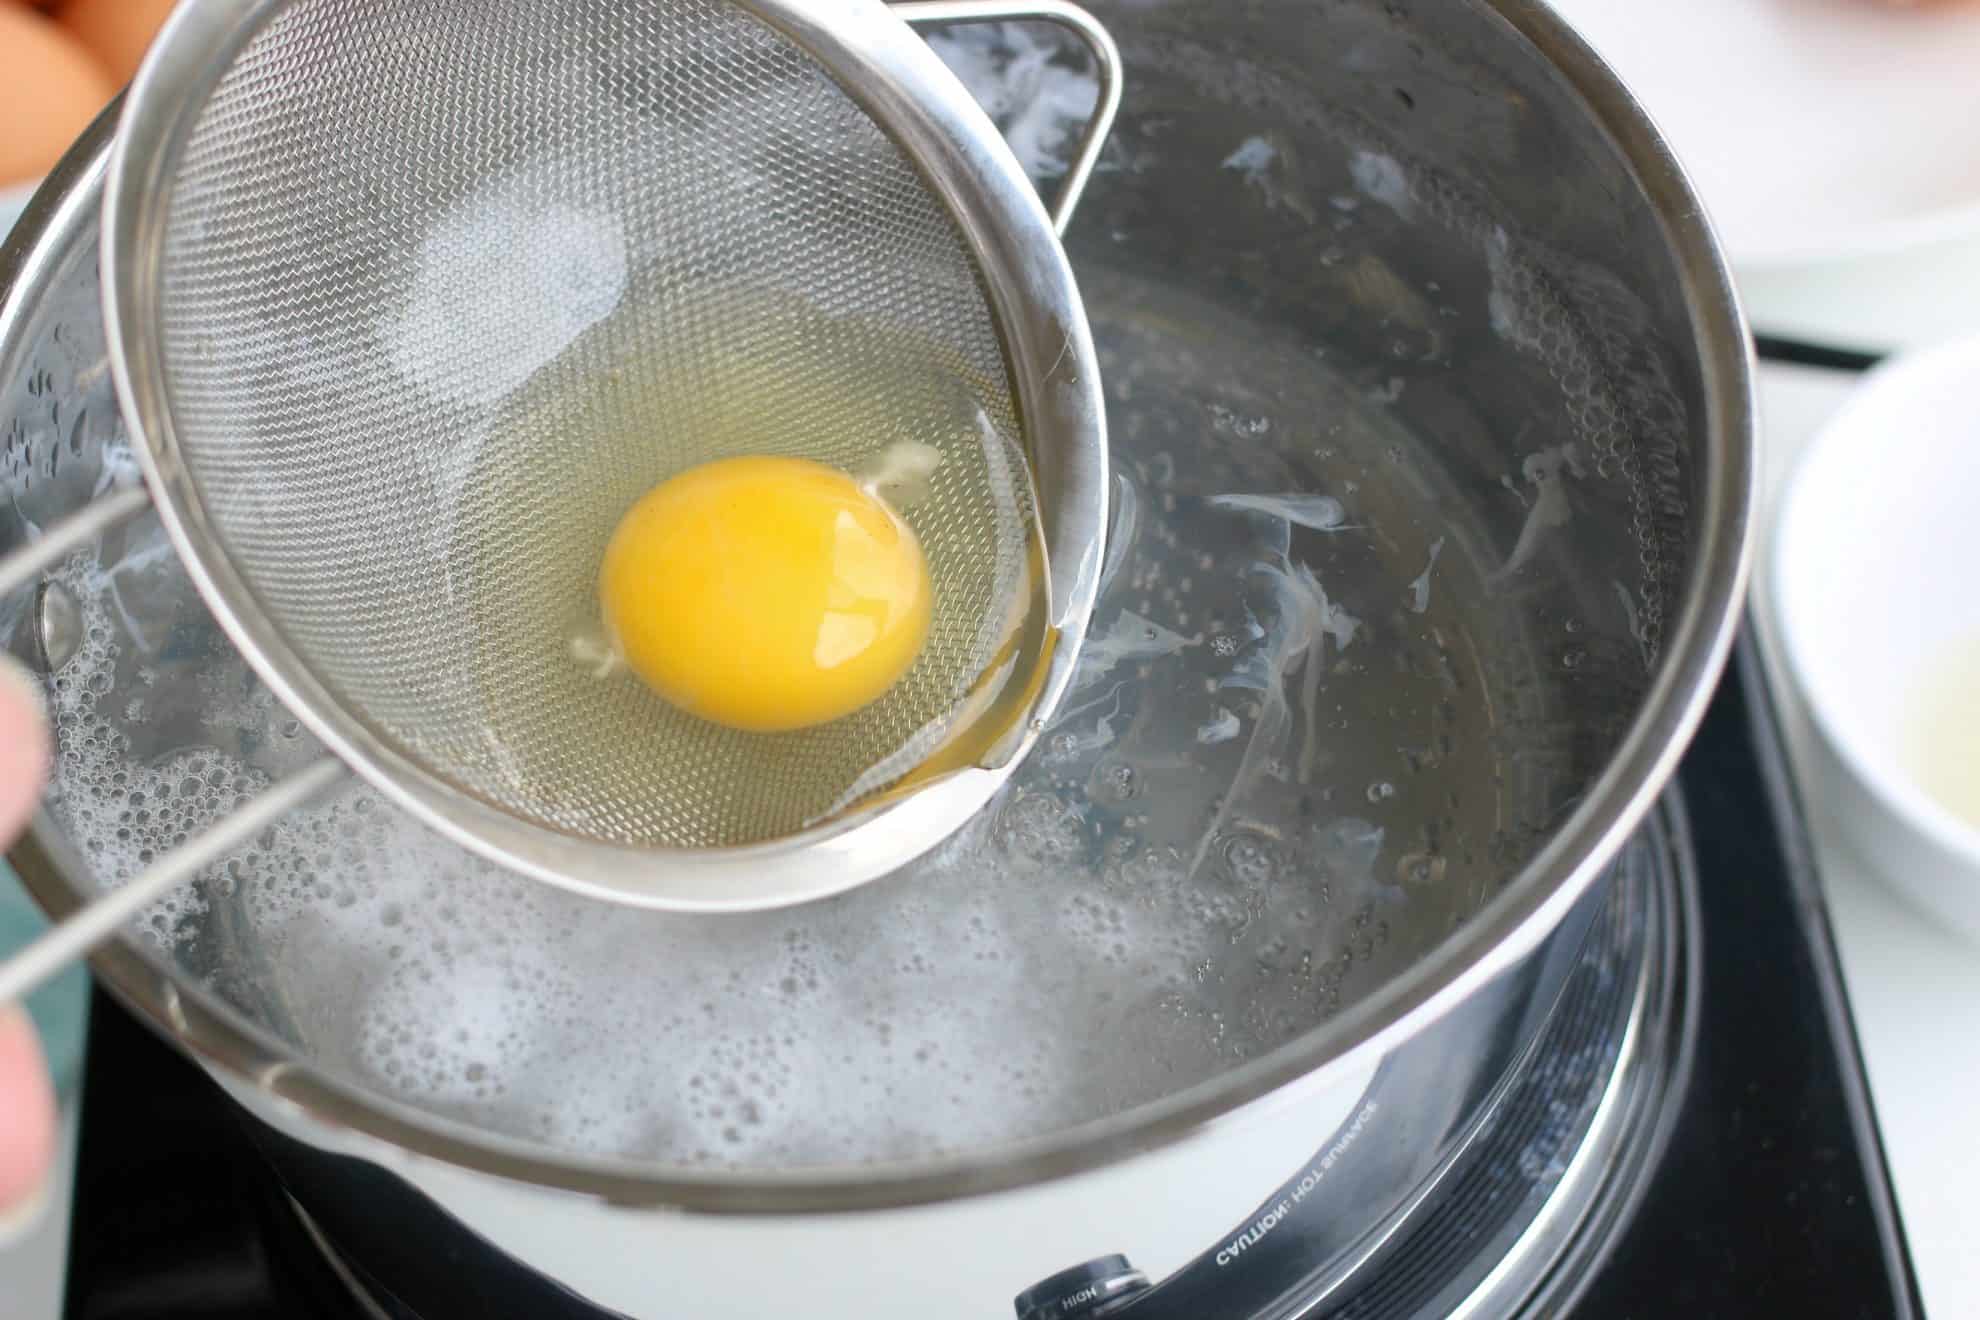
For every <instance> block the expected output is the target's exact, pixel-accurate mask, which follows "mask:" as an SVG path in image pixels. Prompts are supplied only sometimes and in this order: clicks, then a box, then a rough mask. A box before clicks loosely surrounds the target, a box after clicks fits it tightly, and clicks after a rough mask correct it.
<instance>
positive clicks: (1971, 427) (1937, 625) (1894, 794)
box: [1772, 339, 1980, 941]
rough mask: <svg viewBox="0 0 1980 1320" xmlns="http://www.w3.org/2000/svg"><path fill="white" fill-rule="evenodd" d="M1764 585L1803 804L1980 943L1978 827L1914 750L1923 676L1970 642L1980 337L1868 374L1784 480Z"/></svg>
mask: <svg viewBox="0 0 1980 1320" xmlns="http://www.w3.org/2000/svg"><path fill="white" fill-rule="evenodd" d="M1772 575H1773V580H1772V586H1773V606H1774V613H1775V620H1776V622H1777V624H1778V632H1777V636H1778V639H1779V643H1780V650H1781V653H1782V659H1783V661H1784V662H1785V666H1786V668H1787V670H1788V673H1789V676H1790V678H1791V679H1792V681H1793V682H1794V683H1795V685H1796V686H1797V687H1799V689H1800V691H1801V695H1802V697H1803V698H1804V700H1805V702H1806V704H1807V708H1808V713H1809V716H1810V719H1811V721H1812V723H1813V725H1814V727H1815V731H1816V734H1817V737H1816V739H1815V742H1816V744H1817V748H1816V750H1817V762H1818V763H1817V764H1816V765H1815V766H1814V767H1812V769H1813V771H1814V775H1813V782H1812V783H1811V784H1810V786H1809V787H1810V789H1811V790H1812V791H1811V807H1812V808H1813V809H1815V810H1817V811H1822V812H1825V813H1827V814H1828V815H1829V816H1830V817H1831V818H1832V819H1833V821H1834V823H1835V824H1836V825H1837V827H1838V828H1839V830H1840V832H1841V833H1842V835H1843V836H1844V838H1845V839H1846V841H1847V842H1848V843H1849V844H1850V845H1851V846H1852V848H1853V849H1854V850H1855V851H1856V852H1857V853H1859V854H1860V855H1861V857H1862V859H1863V860H1864V861H1865V862H1866V863H1868V864H1869V865H1870V867H1871V869H1872V870H1874V871H1875V872H1877V873H1878V874H1880V875H1882V876H1883V877H1884V878H1885V880H1886V881H1887V882H1888V883H1889V884H1890V885H1891V886H1892V887H1893V888H1894V889H1896V890H1897V891H1898V892H1899V893H1901V894H1903V895H1905V896H1906V897H1907V898H1909V899H1910V900H1911V901H1912V902H1913V903H1915V904H1917V905H1918V906H1919V907H1920V908H1921V909H1923V910H1924V911H1925V912H1926V913H1928V914H1929V915H1931V916H1933V917H1935V918H1936V919H1939V920H1941V921H1944V922H1947V923H1950V924H1952V925H1953V926H1955V927H1957V928H1958V929H1959V930H1961V931H1963V932H1964V933H1965V934H1966V935H1967V936H1968V937H1970V938H1972V939H1974V940H1976V941H1980V829H1976V828H1975V827H1974V826H1972V825H1970V824H1968V823H1967V822H1966V821H1964V820H1962V819H1961V818H1960V817H1959V816H1956V815H1955V814H1954V813H1953V812H1952V811H1951V810H1949V809H1948V808H1946V807H1944V806H1941V805H1940V803H1939V802H1938V801H1937V800H1936V799H1934V798H1933V797H1932V796H1930V795H1929V794H1928V793H1927V792H1926V791H1925V789H1924V788H1922V787H1920V784H1919V779H1918V771H1917V765H1918V759H1917V755H1916V752H1915V744H1914V740H1915V739H1916V738H1917V737H1918V736H1919V730H1920V727H1921V725H1922V724H1923V723H1924V722H1925V720H1926V716H1925V715H1924V713H1923V711H1922V709H1921V707H1922V706H1923V705H1924V704H1925V697H1924V688H1923V686H1922V683H1923V680H1924V679H1925V678H1926V676H1927V675H1928V674H1931V673H1932V672H1934V671H1935V670H1939V669H1941V668H1942V667H1943V666H1944V665H1945V664H1946V662H1947V657H1949V656H1950V655H1952V654H1953V653H1955V652H1957V651H1958V650H1959V649H1960V648H1961V646H1962V644H1964V645H1966V646H1968V647H1971V646H1972V645H1973V644H1974V641H1975V639H1980V339H1969V340H1962V341H1960V342H1957V343H1954V344H1950V345H1947V346H1945V347H1942V348H1937V349H1933V350H1931V351H1929V352H1924V353H1920V354H1918V355H1916V356H1909V357H1905V358H1903V359H1900V360H1898V361H1895V362H1892V363H1891V364H1889V365H1887V366H1884V367H1881V368H1879V369H1878V370H1876V371H1874V372H1872V373H1871V374H1870V375H1869V376H1868V377H1867V378H1866V379H1865V381H1864V384H1863V386H1862V388H1861V389H1860V390H1859V391H1858V392H1857V394H1856V395H1855V396H1854V397H1853V398H1852V399H1851V400H1850V402H1849V404H1848V405H1847V406H1846V407H1845V408H1844V409H1843V410H1842V412H1841V413H1840V414H1838V415H1837V416H1836V418H1835V419H1834V420H1833V421H1832V422H1831V423H1830V424H1829V426H1828V428H1827V429H1826V430H1825V431H1823V433H1822V434H1821V435H1820V436H1819V437H1818V438H1817V439H1816V441H1815V443H1814V444H1813V445H1812V446H1811V447H1810V449H1809V451H1808V452H1807V453H1806V454H1805V455H1804V456H1803V458H1802V460H1801V463H1800V465H1799V467H1798V468H1797V469H1796V471H1795V473H1794V475H1793V476H1792V478H1791V479H1790V481H1789V483H1788V486H1787V489H1786V491H1785V493H1784V495H1783V496H1782V500H1781V505H1780V513H1779V518H1778V521H1777V522H1776V525H1775V528H1774V543H1773V552H1772ZM1975 678H1976V681H1980V674H1977V675H1976V676H1975ZM1949 727H1950V726H1949ZM1968 732H1969V733H1972V732H1975V731H1974V730H1968ZM1949 736H1953V735H1951V734H1950V733H1949ZM1972 754H1973V755H1975V756H1980V745H1976V746H1974V748H1973V752H1972Z"/></svg>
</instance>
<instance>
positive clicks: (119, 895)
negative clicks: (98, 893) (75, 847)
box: [0, 542, 350, 1005]
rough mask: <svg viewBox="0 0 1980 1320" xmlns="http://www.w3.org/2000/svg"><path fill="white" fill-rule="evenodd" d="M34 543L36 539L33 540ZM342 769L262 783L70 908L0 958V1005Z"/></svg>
mask: <svg viewBox="0 0 1980 1320" xmlns="http://www.w3.org/2000/svg"><path fill="white" fill-rule="evenodd" d="M37 544H39V543H38V542H37ZM349 773H350V772H349V771H348V770H346V769H345V768H344V764H343V762H341V761H339V760H337V759H336V758H335V757H329V756H326V757H324V758H323V759H322V760H320V761H317V762H315V763H313V764H311V765H309V766H307V767H306V768H304V769H302V770H298V771H296V772H295V773H294V774H292V775H289V776H288V777H287V778H285V779H281V780H278V781H277V782H276V784H275V786H274V787H272V788H269V789H267V790H265V791H264V792H263V793H262V794H261V795H260V796H259V797H257V798H255V799H254V800H252V801H251V802H249V803H248V804H247V805H246V806H244V807H240V808H238V809H236V810H235V811H233V812H232V813H230V814H229V815H228V816H227V817H226V818H225V819H223V820H221V821H220V822H219V823H217V824H215V825H214V826H213V827H212V828H211V829H209V830H207V831H206V832H205V833H204V834H201V835H199V836H198V837H196V838H193V839H189V840H187V841H186V842H185V843H183V844H181V845H180V846H179V847H177V848H175V849H173V850H172V851H171V852H169V853H166V854H165V856H163V857H161V858H159V859H158V860H157V861H156V862H154V863H152V865H151V866H150V867H149V868H148V869H147V870H145V871H143V872H140V873H139V874H138V875H137V876H135V877H134V878H132V879H131V880H130V881H129V882H128V883H126V884H124V885H122V886H120V887H119V888H116V889H113V890H111V891H110V892H108V893H106V894H104V895H103V896H102V897H101V898H98V899H95V900H94V901H92V902H90V903H89V904H87V905H85V906H83V907H81V908H78V909H77V910H76V911H75V912H73V913H71V914H70V915H69V916H67V917H65V918H63V919H62V922H61V924H60V925H58V926H56V927H55V928H54V929H53V930H51V931H49V932H48V933H47V934H46V935H43V936H42V937H41V938H39V939H37V940H36V941H35V942H34V943H32V944H30V945H28V946H27V947H26V948H25V949H22V950H21V951H20V952H19V953H16V954H15V955H14V956H13V957H11V958H9V959H7V960H6V961H5V962H0V1005H5V1004H11V1003H13V1002H14V1001H16V1000H18V999H20V998H21V997H22V996H23V995H25V994H27V993H28V992H29V991H30V990H33V989H34V988H35V987H36V986H38V985H40V984H41V983H42V982H43V981H46V980H47V979H48V978H49V977H51V976H53V975H55V974H56V973H57V972H59V971H61V970H62V969H63V968H65V967H67V966H68V965H69V964H70V963H72V962H74V961H75V960H76V959H77V958H80V957H82V956H83V955H84V954H86V953H88V952H89V951H90V950H91V949H93V948H95V947H96V946H97V945H99V944H101V943H102V942H103V941H104V940H106V939H108V938H109V937H110V936H112V935H114V934H116V932H117V931H118V929H119V928H121V927H122V926H123V925H124V923H125V922H127V921H129V920H130V919H131V918H132V917H135V916H137V915H138V914H139V913H140V912H142V911H144V910H145V909H146V908H147V907H150V906H151V905H152V904H153V903H156V902H157V901H158V900H159V899H161V898H163V897H164V896H165V895H166V894H168V893H170V892H171V891H173V890H174V889H177V888H178V887H179V886H180V885H182V884H185V883H186V882H187V881H189V880H191V879H192V878H193V877H194V876H196V875H198V874H199V873H200V871H201V870H203V869H204V868H205V867H207V866H210V865H211V864H213V863H214V862H217V861H219V860H220V859H221V858H223V857H225V856H226V855H227V854H228V853H230V852H233V851H234V850H235V849H237V848H240V847H243V846H244V845H246V844H247V843H249V842H250V841H251V840H252V839H253V838H254V836H255V835H257V834H259V833H261V831H263V830H265V829H267V828H268V827H269V826H270V825H273V824H274V823H275V822H276V821H278V820H280V819H281V818H282V817H284V816H286V815H288V814H289V813H290V812H291V811H294V810H295V809H296V808H298V807H300V806H303V805H304V804H305V803H307V802H309V801H310V800H311V799H312V798H314V797H316V796H317V795H318V794H319V793H322V792H323V791H324V790H325V789H328V788H329V787H330V786H331V785H333V784H336V783H339V782H341V781H342V780H343V779H344V778H345V777H346V776H347V775H348V774H349Z"/></svg>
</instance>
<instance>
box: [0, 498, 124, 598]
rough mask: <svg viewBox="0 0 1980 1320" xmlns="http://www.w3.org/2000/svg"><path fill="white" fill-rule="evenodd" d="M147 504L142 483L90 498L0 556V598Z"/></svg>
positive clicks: (31, 579) (14, 590) (22, 585)
mask: <svg viewBox="0 0 1980 1320" xmlns="http://www.w3.org/2000/svg"><path fill="white" fill-rule="evenodd" d="M150 507H151V496H150V494H149V493H148V492H147V491H146V490H145V488H144V487H142V486H131V487H128V488H126V489H124V490H120V491H118V492H117V493H116V494H114V495H105V496H103V497H102V498H101V499H97V500H92V501H91V502H90V503H89V504H87V505H85V506H84V507H82V508H80V509H78V510H76V512H74V513H72V514H70V515H69V516H68V517H66V518H64V519H62V521H60V522H58V523H56V524H55V525H54V526H52V527H49V528H48V529H46V530H45V531H43V532H42V534H41V535H40V536H38V537H36V538H35V539H34V540H32V541H30V542H28V543H27V544H26V545H24V546H21V547H20V548H19V549H17V550H13V551H11V552H9V553H8V554H7V556H6V557H5V558H0V598H5V597H7V596H11V595H13V594H14V593H15V592H16V591H19V590H20V589H21V588H23V587H25V586H27V585H28V584H29V583H31V582H33V581H34V580H35V579H36V578H37V577H39V576H40V575H41V574H42V572H43V571H44V570H46V569H50V568H53V567H54V566H55V565H56V564H58V563H60V562H61V561H62V559H63V557H64V556H66V555H69V554H71V553H73V552H74V551H77V550H80V549H82V548H83V547H84V546H86V545H88V544H89V543H90V542H92V541H94V540H95V539H96V538H97V537H99V536H101V535H103V534H104V533H105V532H107V531H109V530H110V529H111V528H112V527H116V526H118V525H119V524H121V523H126V522H129V521H130V520H131V519H132V518H134V517H136V516H137V515H138V514H140V513H143V512H144V511H145V510H146V509H148V508H150Z"/></svg>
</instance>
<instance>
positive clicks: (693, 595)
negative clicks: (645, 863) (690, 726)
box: [598, 458, 934, 733]
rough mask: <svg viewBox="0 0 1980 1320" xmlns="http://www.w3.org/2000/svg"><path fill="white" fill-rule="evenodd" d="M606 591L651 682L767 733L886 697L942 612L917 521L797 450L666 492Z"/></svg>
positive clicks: (625, 530)
mask: <svg viewBox="0 0 1980 1320" xmlns="http://www.w3.org/2000/svg"><path fill="white" fill-rule="evenodd" d="M598 596H599V601H600V603H601V605H602V606H603V609H604V616H605V627H606V629H607V631H608V632H609V633H610V635H611V637H612V639H613V644H614V646H615V647H616V649H617V651H618V654H619V655H620V657H621V658H622V659H624V661H625V663H626V664H627V666H628V667H629V668H631V669H632V671H633V672H634V673H636V674H638V675H639V676H640V677H641V678H642V679H644V680H645V681H646V683H647V684H648V685H649V686H650V687H652V688H653V689H654V690H655V691H656V692H658V693H659V694H660V695H661V696H663V697H665V698H666V699H667V700H669V701H671V702H673V703H674V704H675V705H676V706H679V707H680V708H681V709H683V710H685V711H687V712H689V713H690V714H693V715H698V716H700V717H702V718H703V719H707V720H713V721H715V722H716V723H718V724H725V725H728V726H730V727H731V728H736V729H746V730H749V731H751V732H755V733H778V732H784V731H787V730H791V729H803V728H809V727H811V726H813V725H817V724H824V723H827V722H828V721H831V720H836V719H838V718H840V717H841V716H843V715H849V714H851V713H852V712H853V711H856V710H858V709H859V708H860V707H862V706H864V705H866V704H867V703H869V702H871V701H873V700H874V699H875V698H876V697H878V696H880V694H881V693H883V692H885V691H886V690H887V689H888V688H890V687H892V686H893V685H894V683H895V681H896V680H898V679H899V678H900V677H901V675H902V674H904V673H906V672H907V670H908V667H909V666H910V665H912V664H913V663H914V659H915V656H916V655H918V654H919V653H920V651H921V646H922V643H923V642H924V641H925V640H926V639H927V636H928V620H929V615H930V613H931V611H932V609H933V606H934V590H933V587H932V586H931V584H930V582H929V580H928V565H927V561H926V560H925V559H924V558H923V557H922V553H921V542H920V541H919V540H917V539H916V537H915V534H914V529H913V528H911V527H909V526H908V525H907V523H905V522H903V521H902V520H901V518H900V516H899V515H898V514H896V513H894V511H893V510H891V509H889V508H888V507H887V506H886V505H885V504H883V503H881V502H880V501H879V500H878V499H875V498H874V497H873V496H872V495H869V494H868V493H867V492H866V491H865V490H863V489H861V488H860V486H859V485H858V483H856V482H854V481H853V479H852V478H851V477H848V476H846V475H845V474H843V473H841V472H836V471H834V470H832V469H831V468H828V467H825V466H824V465H822V464H819V463H812V462H807V461H806V460H803V459H795V458H728V459H721V460H718V461H716V462H713V463H706V464H703V465H702V466H700V467H696V468H690V469H689V470H688V471H686V472H683V473H681V474H679V475H678V476H675V477H671V478H669V479H668V480H666V481H664V482H662V483H660V484H659V485H658V486H655V487H654V488H653V489H652V490H650V491H648V492H647V493H646V495H645V496H643V497H642V498H641V499H640V501H639V502H638V503H637V504H635V505H633V507H632V508H631V510H629V511H628V512H627V513H626V515H625V517H624V518H623V519H622V520H621V521H620V523H619V526H618V530H617V531H615V532H614V533H613V534H612V540H611V543H610V544H609V545H608V546H607V547H606V549H605V559H604V562H603V565H602V566H601V567H600V569H599V574H598Z"/></svg>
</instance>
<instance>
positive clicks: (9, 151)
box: [0, 4, 117, 186]
mask: <svg viewBox="0 0 1980 1320" xmlns="http://www.w3.org/2000/svg"><path fill="white" fill-rule="evenodd" d="M116 92H117V89H116V86H115V85H114V84H113V83H112V82H111V80H110V75H109V74H107V73H105V72H104V70H103V66H102V65H100V64H99V63H97V61H96V60H94V59H92V58H91V57H90V54H89V52H88V51H86V50H84V49H83V47H82V46H81V45H80V44H79V43H78V42H77V41H76V40H75V38H73V37H71V36H70V35H69V34H68V33H67V32H64V31H63V30H62V29H61V28H60V27H59V26H57V25H56V24H55V23H54V22H52V21H50V20H49V19H47V18H44V17H43V16H42V15H41V14H39V13H37V12H35V11H34V10H32V9H28V8H25V7H22V6H19V5H13V4H0V125H4V126H5V128H4V131H0V186H5V185H8V184H15V183H25V182H28V181H29V180H32V179H38V178H40V177H41V176H42V175H44V174H46V173H47V172H48V171H49V170H50V169H51V168H53V167H54V165H55V162H56V161H58V160H60V159H61V158H62V153H63V152H65V151H67V150H68V149H69V144H70V143H71V142H74V141H75V140H76V139H77V138H78V137H80V136H81V135H82V131H83V130H84V129H85V128H88V127H89V121H90V120H92V119H94V118H96V113H97V111H99V110H101V109H102V108H103V107H104V106H105V105H108V104H109V102H110V98H111V97H112V96H114V95H116Z"/></svg>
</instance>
